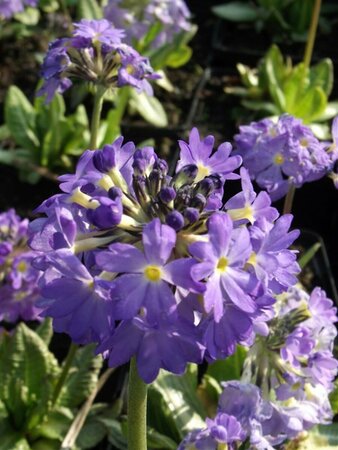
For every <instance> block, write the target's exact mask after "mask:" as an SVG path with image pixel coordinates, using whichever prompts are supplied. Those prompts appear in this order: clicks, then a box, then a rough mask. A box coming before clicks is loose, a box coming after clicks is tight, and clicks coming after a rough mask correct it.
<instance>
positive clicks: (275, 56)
mask: <svg viewBox="0 0 338 450" xmlns="http://www.w3.org/2000/svg"><path fill="white" fill-rule="evenodd" d="M264 61H265V64H264V67H265V73H266V77H267V82H268V88H269V92H270V95H271V97H272V99H273V101H274V103H275V105H276V106H277V107H278V108H279V110H280V112H285V104H286V100H285V96H284V92H283V89H282V81H283V78H284V76H285V73H286V68H285V66H284V62H283V56H282V54H281V52H280V50H279V48H278V47H277V46H276V45H273V46H271V47H270V49H269V51H268V53H267V55H266V56H265V58H264Z"/></svg>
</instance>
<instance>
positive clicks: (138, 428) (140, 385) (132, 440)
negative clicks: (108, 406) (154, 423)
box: [128, 357, 148, 450]
mask: <svg viewBox="0 0 338 450" xmlns="http://www.w3.org/2000/svg"><path fill="white" fill-rule="evenodd" d="M147 389H148V386H147V385H146V383H145V382H144V381H143V380H142V379H141V378H140V376H139V374H138V371H137V366H136V360H135V357H134V358H132V359H131V361H130V369H129V386H128V450H147Z"/></svg>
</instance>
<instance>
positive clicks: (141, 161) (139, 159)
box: [133, 147, 157, 175]
mask: <svg viewBox="0 0 338 450" xmlns="http://www.w3.org/2000/svg"><path fill="white" fill-rule="evenodd" d="M156 160H157V156H156V154H155V152H154V149H153V148H152V147H144V148H141V149H137V150H136V151H135V153H134V162H133V169H134V171H135V173H136V174H138V175H144V174H145V173H146V172H148V171H150V170H151V169H152V167H153V165H154V164H155V161H156Z"/></svg>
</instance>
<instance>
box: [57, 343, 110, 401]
mask: <svg viewBox="0 0 338 450" xmlns="http://www.w3.org/2000/svg"><path fill="white" fill-rule="evenodd" d="M94 349H95V345H86V346H85V347H82V348H79V349H78V350H77V352H76V355H75V358H74V361H73V364H72V367H71V369H70V371H69V374H68V377H67V379H66V381H65V383H64V385H63V388H62V390H61V393H60V396H59V398H58V404H59V405H62V406H66V407H68V408H74V407H76V406H78V405H79V404H80V403H82V402H83V401H84V400H86V398H87V397H88V396H89V394H90V393H91V392H92V391H93V389H95V387H96V384H97V380H98V374H99V372H100V369H101V366H102V358H101V357H100V356H95V354H94Z"/></svg>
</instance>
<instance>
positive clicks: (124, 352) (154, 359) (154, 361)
mask: <svg viewBox="0 0 338 450" xmlns="http://www.w3.org/2000/svg"><path fill="white" fill-rule="evenodd" d="M106 351H108V352H109V366H111V367H116V366H119V365H121V364H124V363H126V362H128V361H129V360H130V358H131V357H133V356H136V362H137V367H138V371H139V374H140V376H141V377H142V378H143V380H144V381H145V382H146V383H151V382H152V381H154V379H155V378H156V377H157V375H158V372H159V370H160V368H162V369H165V370H168V371H170V372H172V373H174V374H177V375H181V374H183V372H184V371H185V368H186V365H187V362H195V363H200V362H201V361H202V357H203V346H202V345H201V344H200V343H199V340H198V334H197V331H196V329H195V327H194V326H193V325H192V324H191V323H190V322H187V321H186V320H184V319H183V318H178V317H177V316H176V314H175V313H171V314H165V313H161V314H160V315H159V316H157V318H156V320H155V318H154V319H153V320H149V318H147V317H135V318H134V319H132V320H123V321H122V322H121V323H120V325H119V326H118V327H117V329H116V331H115V332H114V333H113V334H112V336H111V337H110V338H109V339H108V340H106V341H103V343H102V344H101V345H100V346H99V347H98V352H99V353H101V352H106Z"/></svg>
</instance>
